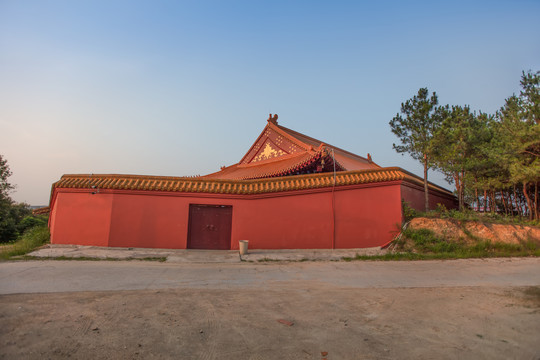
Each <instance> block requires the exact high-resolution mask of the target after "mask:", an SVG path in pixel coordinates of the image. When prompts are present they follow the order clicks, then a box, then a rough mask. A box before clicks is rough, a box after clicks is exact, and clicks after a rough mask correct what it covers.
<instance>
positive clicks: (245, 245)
mask: <svg viewBox="0 0 540 360" xmlns="http://www.w3.org/2000/svg"><path fill="white" fill-rule="evenodd" d="M248 243H249V241H248V240H240V255H245V254H247V252H248Z"/></svg>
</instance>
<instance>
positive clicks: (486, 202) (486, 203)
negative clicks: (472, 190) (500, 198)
mask: <svg viewBox="0 0 540 360" xmlns="http://www.w3.org/2000/svg"><path fill="white" fill-rule="evenodd" d="M487 206H488V197H487V190H486V189H484V213H485V212H487Z"/></svg>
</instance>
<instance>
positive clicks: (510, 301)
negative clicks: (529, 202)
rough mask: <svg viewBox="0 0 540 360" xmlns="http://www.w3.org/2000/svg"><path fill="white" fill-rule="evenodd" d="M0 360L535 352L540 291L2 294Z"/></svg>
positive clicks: (539, 350) (535, 355)
mask: <svg viewBox="0 0 540 360" xmlns="http://www.w3.org/2000/svg"><path fill="white" fill-rule="evenodd" d="M0 324H1V326H0V358H2V359H65V358H74V359H173V358H174V359H329V360H330V359H434V358H438V359H441V358H443V359H457V358H459V359H539V358H540V342H539V341H538V340H539V337H538V336H539V334H540V288H538V287H529V288H523V287H521V288H516V287H445V288H407V289H404V288H394V289H384V288H370V289H355V288H339V287H328V288H320V287H318V286H310V285H309V284H306V286H304V287H302V288H298V287H296V286H295V287H290V288H287V287H286V286H280V287H270V288H268V289H266V288H263V289H230V290H223V289H168V290H138V291H107V292H76V293H50V294H15V295H3V296H0Z"/></svg>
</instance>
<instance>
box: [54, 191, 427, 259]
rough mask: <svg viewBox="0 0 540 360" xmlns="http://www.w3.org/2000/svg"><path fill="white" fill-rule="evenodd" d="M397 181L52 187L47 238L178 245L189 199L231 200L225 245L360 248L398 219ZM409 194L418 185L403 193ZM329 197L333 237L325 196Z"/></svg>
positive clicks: (389, 234) (383, 239) (382, 239)
mask: <svg viewBox="0 0 540 360" xmlns="http://www.w3.org/2000/svg"><path fill="white" fill-rule="evenodd" d="M403 188H404V187H403V186H402V185H401V183H400V182H398V181H396V182H393V183H378V184H376V185H373V184H371V185H361V186H351V187H340V188H338V189H336V191H335V192H334V194H332V190H331V189H324V190H322V191H321V190H313V191H307V192H306V191H305V192H294V193H293V192H288V193H279V194H273V195H272V196H268V195H266V196H253V195H251V196H249V195H246V196H244V195H217V194H216V195H211V194H186V193H168V192H160V193H157V192H150V191H147V192H142V191H141V192H134V191H126V190H103V191H102V192H101V193H99V194H95V195H92V194H90V193H89V192H88V191H84V190H80V189H56V190H55V198H54V199H55V201H54V204H53V209H52V217H51V219H52V220H51V224H50V225H51V242H52V243H54V244H80V245H95V246H114V247H147V248H176V249H185V248H186V244H187V234H188V216H189V204H213V205H232V206H233V216H232V233H231V249H238V241H239V240H249V242H250V243H249V247H250V248H251V249H295V248H296V249H301V248H304V249H318V248H319V249H320V248H332V247H333V241H335V247H336V248H361V247H373V246H380V245H383V244H386V243H387V242H388V241H390V240H391V239H392V238H393V236H394V235H395V233H396V230H397V224H400V223H401V217H402V215H401V196H402V192H403ZM406 195H407V196H408V197H409V198H411V199H413V200H414V201H418V200H417V199H416V198H417V197H418V195H420V201H421V199H423V197H422V196H423V194H422V193H421V192H417V191H416V190H415V191H410V192H407V194H406ZM333 196H334V197H335V201H334V206H335V240H334V237H333V232H334V226H333V220H332V219H333V213H332V197H333Z"/></svg>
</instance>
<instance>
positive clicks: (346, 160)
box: [269, 122, 380, 170]
mask: <svg viewBox="0 0 540 360" xmlns="http://www.w3.org/2000/svg"><path fill="white" fill-rule="evenodd" d="M269 125H270V126H276V127H277V128H278V129H279V130H281V131H283V132H284V133H286V134H287V135H289V136H290V137H293V138H295V139H297V140H298V141H300V142H302V143H304V144H306V145H308V146H313V147H319V146H321V145H322V146H324V147H325V148H327V149H329V150H334V154H335V158H336V160H337V161H338V162H340V163H341V164H342V165H345V164H346V165H345V168H346V169H347V170H364V169H373V168H380V166H379V165H377V164H375V163H374V162H373V161H371V160H370V159H367V158H365V157H363V156H359V155H356V154H353V153H352V152H349V151H347V150H343V149H340V148H338V147H337V146H333V145H330V144H327V143H325V142H323V141H321V140H317V139H315V138H312V137H310V136H307V135H304V134H302V133H299V132H297V131H294V130H291V129H289V128H286V127H285V126H281V125H278V124H277V122H276V123H275V124H274V123H270V124H269Z"/></svg>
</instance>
